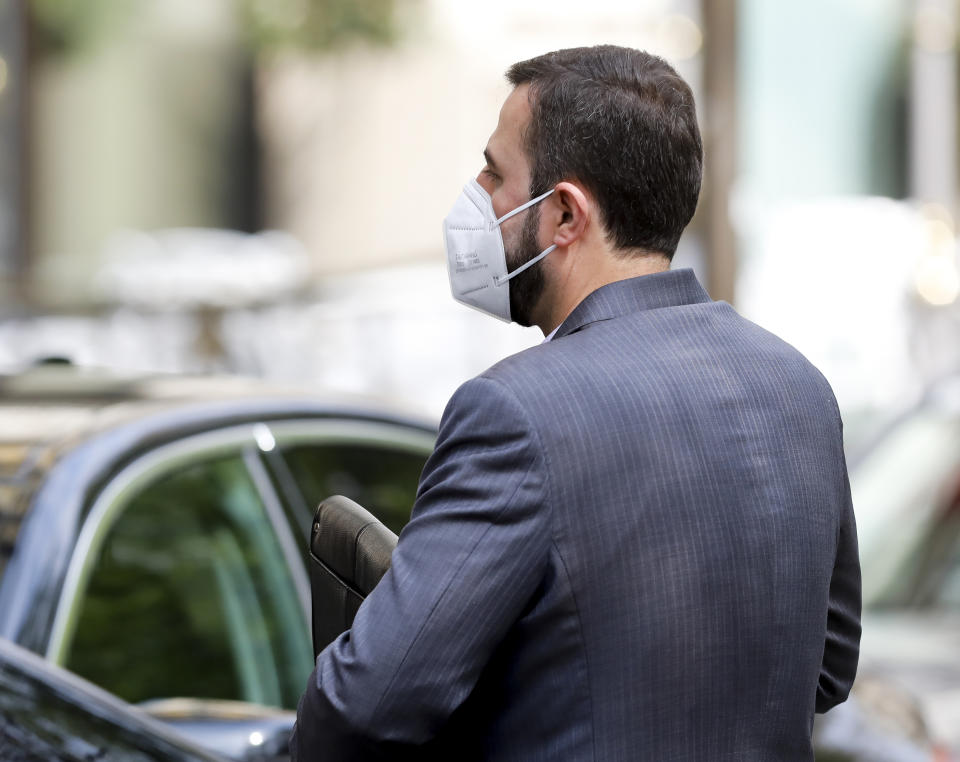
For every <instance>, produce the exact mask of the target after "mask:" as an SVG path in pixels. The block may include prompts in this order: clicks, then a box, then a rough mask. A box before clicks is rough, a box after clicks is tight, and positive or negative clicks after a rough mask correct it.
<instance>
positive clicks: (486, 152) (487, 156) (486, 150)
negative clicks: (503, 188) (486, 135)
mask: <svg viewBox="0 0 960 762" xmlns="http://www.w3.org/2000/svg"><path fill="white" fill-rule="evenodd" d="M483 159H484V161H486V162H487V166H488V167H490V169H492V170H493V171H494V172H499V171H500V170H499V169H498V168H497V162H495V161H494V160H493V157H492V156H491V155H490V149H489V148H484V149H483Z"/></svg>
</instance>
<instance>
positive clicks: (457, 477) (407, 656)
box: [291, 378, 550, 760]
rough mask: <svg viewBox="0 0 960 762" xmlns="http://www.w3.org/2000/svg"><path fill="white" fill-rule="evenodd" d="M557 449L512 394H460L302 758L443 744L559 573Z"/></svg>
mask: <svg viewBox="0 0 960 762" xmlns="http://www.w3.org/2000/svg"><path fill="white" fill-rule="evenodd" d="M543 471H544V469H543V455H542V453H541V451H540V447H539V441H537V439H536V433H535V432H534V431H533V430H532V428H531V427H530V425H529V424H528V422H527V418H526V413H525V411H524V410H523V409H522V408H521V407H520V406H519V404H518V403H517V402H516V400H515V398H514V397H513V395H512V394H511V392H510V391H509V390H508V389H506V387H504V386H502V385H501V384H499V383H497V382H495V381H492V380H489V379H484V378H478V379H474V380H473V381H470V382H468V383H467V384H465V385H464V386H463V387H461V388H460V390H458V392H457V393H456V394H455V395H454V397H453V398H452V399H451V401H450V404H449V405H448V406H447V410H446V412H445V413H444V417H443V421H442V422H441V426H440V436H439V439H438V442H437V447H436V449H435V451H434V453H433V455H431V457H430V459H429V460H428V461H427V465H426V467H425V468H424V473H423V477H422V478H421V482H420V489H419V491H418V495H417V502H416V505H415V507H414V511H413V518H412V520H411V522H410V523H409V524H408V525H407V527H406V528H405V529H404V530H403V532H402V533H401V535H400V541H399V543H398V545H397V548H396V549H395V550H394V553H393V558H392V563H391V567H390V570H389V571H388V572H387V574H386V575H385V576H384V578H383V580H381V582H380V584H379V585H378V586H377V587H376V589H375V590H374V591H373V593H371V595H370V596H369V597H368V598H367V600H366V601H364V603H363V605H362V606H361V607H360V610H359V611H358V613H357V616H356V619H355V620H354V623H353V626H352V628H351V630H350V631H348V632H346V633H344V634H343V635H341V636H340V637H339V638H338V639H337V640H335V641H334V642H333V643H331V644H330V645H329V646H328V647H327V648H326V649H324V651H323V652H322V653H321V654H320V655H319V656H318V657H317V666H316V669H315V670H314V672H313V673H312V674H311V676H310V681H309V683H308V685H307V690H306V693H305V694H304V695H303V697H302V699H301V701H300V706H299V708H298V712H297V728H296V732H295V735H294V738H293V740H292V742H291V749H292V752H293V754H294V757H295V758H297V759H300V760H308V759H315V758H320V757H321V756H322V757H325V758H328V759H337V760H347V759H376V758H377V757H378V754H379V753H380V752H386V753H390V754H391V755H394V754H395V753H396V752H397V751H398V750H399V749H402V748H406V747H409V746H410V745H416V744H422V743H425V742H426V741H428V740H429V739H430V738H431V737H433V736H434V735H435V734H436V733H437V731H438V730H439V729H440V727H441V726H442V725H443V723H444V722H445V721H446V719H447V718H448V717H449V716H450V714H451V713H452V712H453V711H454V710H455V709H456V708H457V707H458V706H459V705H460V704H461V703H462V702H463V701H464V699H465V698H466V697H467V696H468V694H469V693H470V691H471V690H472V689H473V687H474V685H475V683H476V681H477V678H478V677H479V675H480V672H481V670H482V669H483V667H484V666H485V664H486V663H487V661H488V659H489V657H490V655H491V653H492V652H493V650H494V648H495V647H496V646H497V644H498V643H499V642H500V640H501V639H502V638H503V636H504V635H505V634H506V632H507V631H508V630H509V628H510V627H511V626H512V625H513V623H514V622H515V621H516V620H517V619H518V618H519V616H520V614H521V612H522V611H523V609H524V608H525V606H526V605H527V603H528V601H529V600H530V598H531V597H532V596H533V594H534V592H535V590H536V589H537V587H538V585H539V583H540V580H541V578H542V576H543V573H544V570H545V568H546V561H547V556H548V549H549V543H550V534H549V522H548V517H547V515H546V513H547V511H548V510H549V504H548V501H547V500H546V499H545V497H544V492H545V489H546V488H545V485H544V481H543V479H544V477H543Z"/></svg>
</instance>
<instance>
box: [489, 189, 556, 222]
mask: <svg viewBox="0 0 960 762" xmlns="http://www.w3.org/2000/svg"><path fill="white" fill-rule="evenodd" d="M554 190H555V188H551V189H550V190H548V191H547V192H546V193H541V194H540V195H539V196H537V197H536V198H532V199H530V200H529V201H528V202H527V203H525V204H521V205H520V206H518V207H517V208H516V209H514V210H513V211H512V212H507V213H506V214H505V215H503V217H501V218H500V219H499V220H494V221H493V222H491V223H490V229H491V230H493V229H494V228H498V227H500V223H502V222H505V221H506V220H509V219H510V218H511V217H513V215H515V214H520V212H522V211H523V210H524V209H529V208H530V207H531V206H533V205H534V204H538V203H540V202H541V201H543V200H544V199H545V198H546V197H547V196H549V195H550V194H551V193H553V191H554Z"/></svg>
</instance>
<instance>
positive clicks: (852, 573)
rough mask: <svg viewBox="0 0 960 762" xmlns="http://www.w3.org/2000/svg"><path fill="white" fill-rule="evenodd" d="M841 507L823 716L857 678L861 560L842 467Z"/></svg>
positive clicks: (821, 694) (820, 690)
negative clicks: (842, 502)
mask: <svg viewBox="0 0 960 762" xmlns="http://www.w3.org/2000/svg"><path fill="white" fill-rule="evenodd" d="M842 468H843V485H842V487H841V494H842V496H843V500H844V504H843V508H842V512H841V516H840V527H839V532H838V536H837V555H836V560H835V561H834V566H833V576H832V577H831V578H830V599H829V606H828V609H827V637H826V641H825V643H824V647H823V662H822V664H821V666H820V681H819V684H818V685H817V711H818V712H826V711H827V710H828V709H832V708H833V707H835V706H836V705H837V704H840V703H842V702H843V701H845V700H846V698H847V695H848V694H849V693H850V688H851V686H852V685H853V679H854V677H856V674H857V661H858V658H859V655H860V558H859V554H858V552H857V525H856V521H855V519H854V515H853V502H852V500H851V499H850V481H849V479H848V477H847V469H846V466H845V465H843V466H842Z"/></svg>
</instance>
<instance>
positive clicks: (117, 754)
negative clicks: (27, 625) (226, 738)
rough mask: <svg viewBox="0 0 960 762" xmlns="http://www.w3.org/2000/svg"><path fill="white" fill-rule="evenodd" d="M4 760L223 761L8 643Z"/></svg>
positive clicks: (1, 715) (0, 706) (1, 673)
mask: <svg viewBox="0 0 960 762" xmlns="http://www.w3.org/2000/svg"><path fill="white" fill-rule="evenodd" d="M0 759H3V760H7V762H90V760H98V762H147V761H148V760H149V761H151V762H217V760H222V757H218V756H215V755H214V754H211V753H210V752H208V751H205V750H204V749H202V748H200V747H199V746H196V745H195V744H193V743H192V742H190V741H188V740H187V739H186V738H183V737H181V736H180V735H179V734H177V733H175V732H173V731H172V730H171V729H170V728H168V727H167V726H166V725H164V724H162V723H160V722H158V721H157V720H155V719H153V718H152V717H150V716H149V715H147V714H146V713H144V712H142V711H139V710H137V709H136V708H134V707H132V706H130V705H129V704H126V703H124V702H123V701H120V700H119V699H117V698H116V697H114V696H111V695H110V694H109V693H106V692H105V691H103V690H100V689H99V688H97V687H96V686H94V685H91V684H90V683H88V682H87V681H86V680H81V679H80V678H78V677H77V676H76V675H73V674H71V673H69V672H67V671H66V670H63V669H60V668H59V667H55V666H53V665H52V664H50V663H49V662H47V661H44V660H43V659H41V658H40V657H38V656H37V655H36V654H33V653H30V652H29V651H26V650H24V649H22V648H19V647H18V646H15V645H13V644H12V643H10V642H9V641H7V640H3V639H0Z"/></svg>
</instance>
